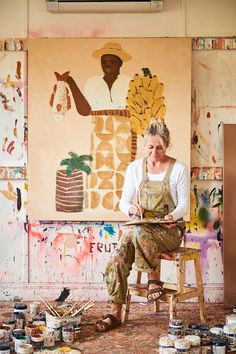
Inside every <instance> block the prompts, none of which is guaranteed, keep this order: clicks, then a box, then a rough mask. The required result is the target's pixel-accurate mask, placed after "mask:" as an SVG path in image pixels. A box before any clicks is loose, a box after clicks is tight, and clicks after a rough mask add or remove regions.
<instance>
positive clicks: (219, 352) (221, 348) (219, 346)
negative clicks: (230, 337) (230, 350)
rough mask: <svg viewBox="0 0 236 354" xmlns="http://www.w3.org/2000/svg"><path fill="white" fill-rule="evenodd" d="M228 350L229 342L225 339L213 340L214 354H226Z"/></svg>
mask: <svg viewBox="0 0 236 354" xmlns="http://www.w3.org/2000/svg"><path fill="white" fill-rule="evenodd" d="M226 348H227V340H226V339H225V338H223V337H222V338H214V339H213V340H212V352H213V354H225V353H226Z"/></svg>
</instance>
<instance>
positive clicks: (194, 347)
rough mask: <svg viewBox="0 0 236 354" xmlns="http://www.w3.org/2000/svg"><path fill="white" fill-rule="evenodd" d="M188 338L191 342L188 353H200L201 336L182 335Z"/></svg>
mask: <svg viewBox="0 0 236 354" xmlns="http://www.w3.org/2000/svg"><path fill="white" fill-rule="evenodd" d="M184 338H185V339H188V340H189V341H190V343H191V346H190V354H200V353H201V338H200V337H199V336H196V335H187V336H185V337H184Z"/></svg>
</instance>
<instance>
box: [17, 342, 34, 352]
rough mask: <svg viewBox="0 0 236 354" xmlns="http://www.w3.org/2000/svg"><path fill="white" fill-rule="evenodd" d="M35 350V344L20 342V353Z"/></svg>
mask: <svg viewBox="0 0 236 354" xmlns="http://www.w3.org/2000/svg"><path fill="white" fill-rule="evenodd" d="M33 352H34V349H33V346H32V345H31V344H20V345H19V346H18V351H17V353H18V354H31V353H33Z"/></svg>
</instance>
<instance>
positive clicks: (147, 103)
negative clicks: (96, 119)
mask: <svg viewBox="0 0 236 354" xmlns="http://www.w3.org/2000/svg"><path fill="white" fill-rule="evenodd" d="M142 70H143V76H141V75H139V74H135V75H134V78H133V80H131V81H130V83H129V90H128V97H127V98H126V109H127V110H128V111H129V112H130V122H131V130H132V132H134V133H136V134H138V135H143V134H144V131H145V129H146V128H147V127H148V125H149V121H150V119H151V118H153V117H154V118H164V116H165V114H166V106H165V104H164V100H165V97H164V96H163V91H164V84H163V83H161V82H159V81H158V78H157V76H156V75H153V76H152V75H151V73H150V70H149V69H148V68H143V69H142Z"/></svg>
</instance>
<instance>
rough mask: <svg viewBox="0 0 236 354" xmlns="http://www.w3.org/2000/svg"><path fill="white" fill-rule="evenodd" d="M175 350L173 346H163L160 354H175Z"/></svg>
mask: <svg viewBox="0 0 236 354" xmlns="http://www.w3.org/2000/svg"><path fill="white" fill-rule="evenodd" d="M176 353H177V350H176V349H175V348H163V349H162V354H176Z"/></svg>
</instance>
